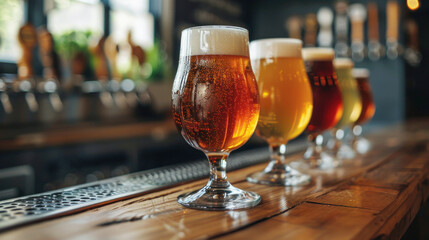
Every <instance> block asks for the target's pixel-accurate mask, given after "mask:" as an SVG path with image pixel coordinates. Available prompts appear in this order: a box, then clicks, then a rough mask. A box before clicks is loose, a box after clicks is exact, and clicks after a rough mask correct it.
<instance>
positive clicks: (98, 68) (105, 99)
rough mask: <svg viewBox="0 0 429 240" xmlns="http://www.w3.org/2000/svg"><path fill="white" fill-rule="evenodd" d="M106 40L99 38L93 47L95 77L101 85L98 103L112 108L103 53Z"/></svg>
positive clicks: (107, 71)
mask: <svg viewBox="0 0 429 240" xmlns="http://www.w3.org/2000/svg"><path fill="white" fill-rule="evenodd" d="M105 40H106V38H105V37H101V38H100V40H99V41H98V43H97V45H96V46H95V47H94V49H93V51H94V57H95V60H96V61H95V76H96V77H97V80H98V81H99V83H100V85H101V91H100V101H101V103H102V104H103V105H104V106H105V107H106V108H108V109H109V108H111V107H112V106H113V98H112V95H111V94H110V92H109V83H108V82H109V70H108V64H107V58H106V55H105V51H104V43H105Z"/></svg>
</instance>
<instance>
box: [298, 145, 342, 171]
mask: <svg viewBox="0 0 429 240" xmlns="http://www.w3.org/2000/svg"><path fill="white" fill-rule="evenodd" d="M299 161H301V162H302V164H304V165H308V166H307V168H309V169H320V170H329V169H332V168H336V167H338V166H339V165H340V161H339V160H338V159H337V158H336V157H335V156H333V155H331V154H329V153H327V152H325V151H323V150H321V151H319V152H317V151H315V150H314V148H312V147H309V148H308V149H307V151H305V153H304V157H303V159H301V160H299ZM291 166H292V167H293V165H291Z"/></svg>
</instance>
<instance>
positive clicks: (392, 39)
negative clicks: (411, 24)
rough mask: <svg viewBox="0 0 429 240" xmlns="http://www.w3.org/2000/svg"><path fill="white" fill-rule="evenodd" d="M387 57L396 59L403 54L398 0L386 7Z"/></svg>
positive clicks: (391, 0)
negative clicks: (400, 40) (400, 39)
mask: <svg viewBox="0 0 429 240" xmlns="http://www.w3.org/2000/svg"><path fill="white" fill-rule="evenodd" d="M386 15H387V29H386V46H387V50H386V55H387V57H388V58H389V59H396V58H397V57H398V56H399V54H400V53H401V46H400V45H399V41H398V40H399V39H398V38H399V4H398V2H397V1H396V0H389V1H388V2H387V5H386Z"/></svg>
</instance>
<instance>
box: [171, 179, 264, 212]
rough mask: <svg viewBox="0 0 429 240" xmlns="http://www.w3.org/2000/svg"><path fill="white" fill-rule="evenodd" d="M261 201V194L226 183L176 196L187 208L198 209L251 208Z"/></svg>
mask: <svg viewBox="0 0 429 240" xmlns="http://www.w3.org/2000/svg"><path fill="white" fill-rule="evenodd" d="M260 201H261V196H259V195H258V194H256V193H254V192H247V191H244V190H241V189H239V188H236V187H234V186H232V185H231V184H228V186H227V187H210V186H205V187H203V188H201V189H200V190H197V191H193V192H190V193H185V194H182V195H180V196H178V197H177V202H178V203H180V204H182V205H183V206H185V207H188V208H194V209H200V210H215V211H216V210H237V209H245V208H251V207H254V206H256V205H258V203H259V202H260Z"/></svg>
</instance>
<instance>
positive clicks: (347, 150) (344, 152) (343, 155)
mask: <svg viewBox="0 0 429 240" xmlns="http://www.w3.org/2000/svg"><path fill="white" fill-rule="evenodd" d="M354 157H356V152H355V151H354V150H353V149H352V148H351V147H350V146H349V145H346V144H342V145H341V147H340V148H339V149H338V151H337V158H338V159H352V158H354Z"/></svg>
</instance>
